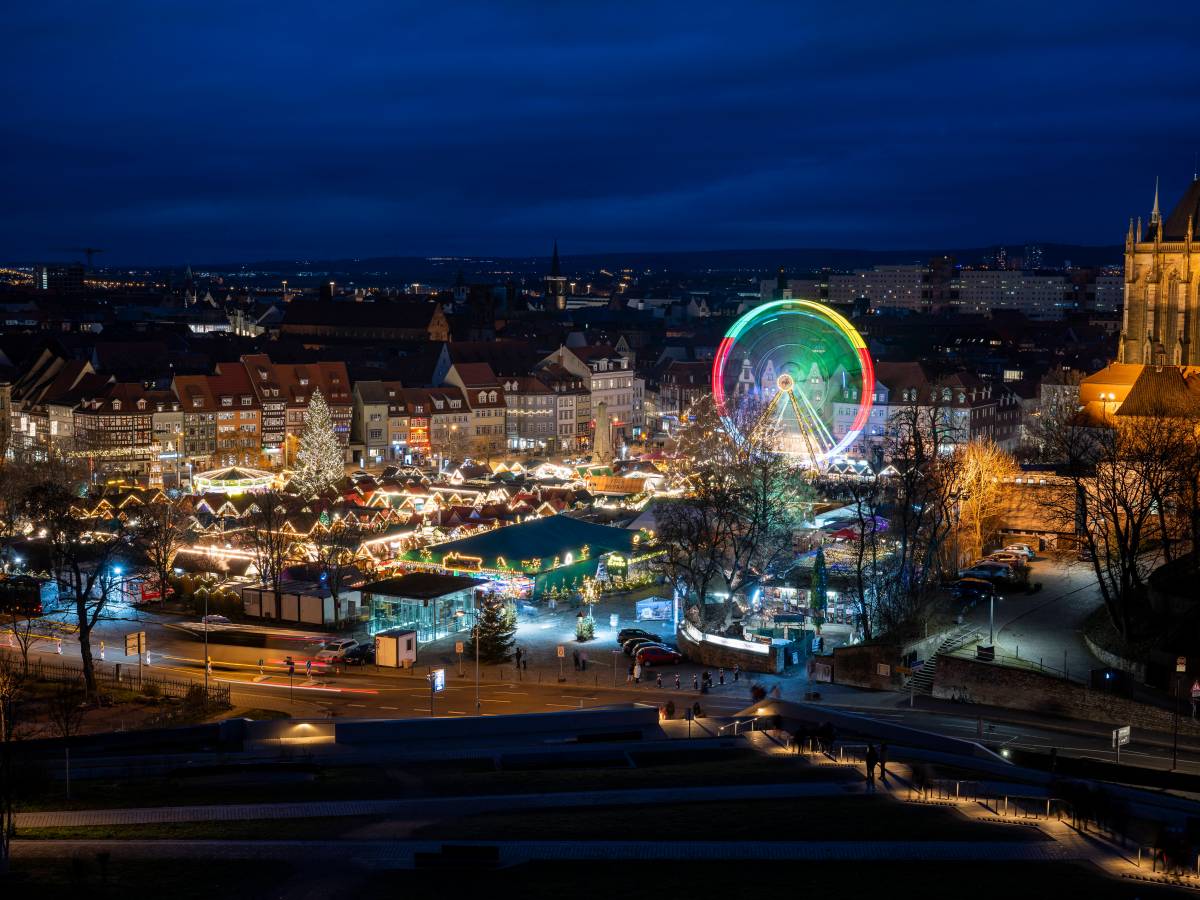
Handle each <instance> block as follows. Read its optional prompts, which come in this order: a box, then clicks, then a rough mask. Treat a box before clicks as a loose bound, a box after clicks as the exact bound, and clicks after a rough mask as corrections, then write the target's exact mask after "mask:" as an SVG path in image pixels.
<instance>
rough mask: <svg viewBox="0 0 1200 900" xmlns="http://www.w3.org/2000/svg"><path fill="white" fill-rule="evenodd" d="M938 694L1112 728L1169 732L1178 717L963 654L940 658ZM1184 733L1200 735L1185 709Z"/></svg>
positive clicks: (1198, 726) (936, 678) (1181, 727)
mask: <svg viewBox="0 0 1200 900" xmlns="http://www.w3.org/2000/svg"><path fill="white" fill-rule="evenodd" d="M933 696H934V697H937V698H939V699H942V700H957V701H960V702H963V703H979V704H982V705H985V706H1004V707H1007V708H1009V709H1024V710H1028V711H1030V712H1036V713H1041V714H1042V715H1049V716H1060V717H1062V718H1064V719H1083V720H1086V721H1090V722H1104V723H1106V724H1109V725H1112V726H1114V727H1115V726H1120V725H1132V726H1133V727H1134V728H1144V729H1149V730H1152V731H1166V732H1169V731H1170V730H1171V727H1172V713H1171V712H1170V711H1169V710H1165V709H1159V708H1158V707H1154V706H1146V705H1145V704H1142V703H1136V702H1134V701H1133V700H1128V699H1126V698H1125V697H1118V696H1116V695H1114V694H1109V693H1105V692H1103V691H1093V690H1090V689H1088V688H1087V687H1085V686H1084V685H1081V684H1075V683H1074V682H1070V681H1063V680H1062V679H1060V678H1055V677H1053V676H1051V675H1045V674H1043V673H1041V672H1034V671H1031V670H1028V669H1016V668H1009V667H1007V666H998V665H996V664H994V663H986V662H980V661H978V660H974V659H965V658H963V657H960V656H941V657H939V658H938V666H937V672H936V673H935V674H934V678H933ZM1183 712H1184V715H1183V716H1181V717H1180V720H1179V731H1180V734H1188V735H1196V736H1200V723H1196V722H1194V721H1192V719H1190V718H1189V717H1188V715H1187V712H1188V710H1187V707H1186V706H1185V707H1184V710H1183Z"/></svg>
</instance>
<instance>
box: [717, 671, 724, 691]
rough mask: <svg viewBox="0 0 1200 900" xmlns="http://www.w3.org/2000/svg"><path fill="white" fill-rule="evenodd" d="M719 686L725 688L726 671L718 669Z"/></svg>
mask: <svg viewBox="0 0 1200 900" xmlns="http://www.w3.org/2000/svg"><path fill="white" fill-rule="evenodd" d="M717 684H719V685H720V686H721V687H725V670H724V669H717Z"/></svg>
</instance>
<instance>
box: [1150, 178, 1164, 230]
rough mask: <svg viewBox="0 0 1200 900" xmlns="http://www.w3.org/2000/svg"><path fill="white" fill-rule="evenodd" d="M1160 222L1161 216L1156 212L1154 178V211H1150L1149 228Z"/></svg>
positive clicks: (1156, 191)
mask: <svg viewBox="0 0 1200 900" xmlns="http://www.w3.org/2000/svg"><path fill="white" fill-rule="evenodd" d="M1161 220H1162V214H1161V213H1160V212H1159V211H1158V176H1157V175H1155V176H1154V209H1152V210H1151V211H1150V225H1151V227H1153V226H1155V225H1157V224H1158V223H1159V222H1160V221H1161Z"/></svg>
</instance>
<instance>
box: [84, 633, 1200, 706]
mask: <svg viewBox="0 0 1200 900" xmlns="http://www.w3.org/2000/svg"><path fill="white" fill-rule="evenodd" d="M100 662H104V641H101V642H100ZM1195 708H1196V704H1195V702H1193V703H1192V709H1193V710H1194V709H1195ZM1192 718H1195V716H1192Z"/></svg>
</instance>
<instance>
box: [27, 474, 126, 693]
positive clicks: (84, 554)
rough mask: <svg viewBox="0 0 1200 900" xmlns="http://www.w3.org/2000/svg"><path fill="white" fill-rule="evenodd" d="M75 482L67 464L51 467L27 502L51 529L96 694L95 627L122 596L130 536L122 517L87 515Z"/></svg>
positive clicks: (53, 556)
mask: <svg viewBox="0 0 1200 900" xmlns="http://www.w3.org/2000/svg"><path fill="white" fill-rule="evenodd" d="M70 485H71V482H70V481H69V480H68V478H67V473H66V472H64V471H63V470H62V468H61V467H59V466H56V465H51V466H48V467H46V468H44V469H42V470H40V477H39V478H38V479H37V480H36V481H34V482H33V483H32V484H30V485H29V488H28V491H27V494H26V502H25V507H26V511H27V514H28V515H29V517H30V518H31V519H32V520H33V521H34V522H35V523H36V525H37V526H38V528H39V532H38V533H39V534H42V533H44V534H45V538H44V539H45V542H46V547H47V549H48V551H49V556H50V567H51V572H52V575H53V577H54V579H55V581H56V582H57V586H58V593H59V597H60V598H61V599H64V600H65V601H66V602H67V603H69V604H71V607H72V609H73V612H74V618H75V624H76V626H77V628H78V631H77V636H78V639H79V654H80V658H81V660H82V662H83V677H84V683H85V685H86V688H87V691H88V693H89V694H93V695H94V693H95V690H96V674H95V665H94V662H93V659H92V631H93V630H94V629H95V627H96V623H97V622H99V621H100V620H101V618H104V617H105V615H106V611H107V609H108V605H109V603H110V601H111V600H113V599H114V598H115V597H118V596H120V593H121V590H122V588H123V585H124V583H125V582H124V579H123V577H122V571H123V566H124V565H127V564H128V559H129V558H130V557H131V546H130V535H129V532H128V531H127V529H126V527H125V523H124V522H123V521H122V520H121V519H120V518H117V517H113V518H111V519H108V520H105V521H98V520H95V519H85V518H82V517H81V516H80V515H79V510H78V509H77V508H76V504H77V500H78V497H77V495H76V494H75V493H74V492H73V491H72V490H71V486H70Z"/></svg>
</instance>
